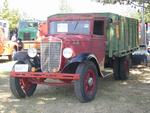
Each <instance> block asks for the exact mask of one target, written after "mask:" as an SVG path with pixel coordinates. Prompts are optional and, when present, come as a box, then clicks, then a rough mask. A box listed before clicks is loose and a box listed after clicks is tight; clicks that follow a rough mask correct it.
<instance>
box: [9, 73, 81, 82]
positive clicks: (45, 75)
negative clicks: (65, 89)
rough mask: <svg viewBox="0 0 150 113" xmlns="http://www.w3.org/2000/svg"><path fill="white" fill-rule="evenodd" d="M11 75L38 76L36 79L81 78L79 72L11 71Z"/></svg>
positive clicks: (22, 76) (21, 76)
mask: <svg viewBox="0 0 150 113" xmlns="http://www.w3.org/2000/svg"><path fill="white" fill-rule="evenodd" d="M10 76H11V77H18V78H36V79H47V78H48V79H58V80H79V79H80V75H79V74H68V73H47V72H15V71H12V72H10Z"/></svg>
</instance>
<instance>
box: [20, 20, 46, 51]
mask: <svg viewBox="0 0 150 113" xmlns="http://www.w3.org/2000/svg"><path fill="white" fill-rule="evenodd" d="M46 33H47V24H46V22H44V21H35V20H21V21H20V22H19V27H18V39H20V40H21V42H22V43H23V47H22V48H23V49H24V50H27V49H29V48H32V47H37V48H38V49H39V48H40V47H39V43H40V42H39V41H40V39H41V38H42V36H45V35H46Z"/></svg>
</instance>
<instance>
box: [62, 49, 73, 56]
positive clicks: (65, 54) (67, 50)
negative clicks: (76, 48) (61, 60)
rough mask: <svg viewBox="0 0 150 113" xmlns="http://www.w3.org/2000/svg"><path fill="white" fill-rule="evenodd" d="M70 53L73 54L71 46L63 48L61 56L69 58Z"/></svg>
mask: <svg viewBox="0 0 150 113" xmlns="http://www.w3.org/2000/svg"><path fill="white" fill-rule="evenodd" d="M72 55H73V51H72V49H71V48H65V49H64V50H63V56H64V57H65V58H71V57H72Z"/></svg>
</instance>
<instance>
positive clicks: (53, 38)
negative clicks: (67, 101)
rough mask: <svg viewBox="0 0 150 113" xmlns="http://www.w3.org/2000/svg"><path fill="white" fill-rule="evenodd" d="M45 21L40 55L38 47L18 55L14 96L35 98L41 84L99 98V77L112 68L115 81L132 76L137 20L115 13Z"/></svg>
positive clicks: (84, 98)
mask: <svg viewBox="0 0 150 113" xmlns="http://www.w3.org/2000/svg"><path fill="white" fill-rule="evenodd" d="M47 24H48V34H47V37H45V38H43V39H42V40H41V44H40V54H38V53H37V50H36V49H35V48H30V49H29V50H28V52H18V54H16V58H17V60H18V61H17V62H16V64H15V65H14V67H13V69H12V71H11V73H10V89H11V92H12V94H13V95H14V96H15V97H17V98H25V97H26V96H32V95H33V93H34V92H35V90H36V87H37V84H45V85H50V86H63V85H70V84H73V85H74V91H75V94H76V97H77V98H78V99H79V100H80V101H81V102H89V101H91V100H93V99H94V98H95V95H96V92H97V82H98V78H99V77H103V78H104V77H107V76H108V75H112V73H111V71H109V70H107V69H108V67H109V68H111V69H112V70H113V76H114V79H116V80H126V79H127V78H128V75H129V61H130V56H131V53H132V52H133V51H135V50H137V48H138V45H139V44H138V21H137V20H135V19H133V18H127V17H123V16H119V15H116V14H112V13H91V14H90V13H88V14H56V15H52V16H49V17H48V20H47ZM46 79H54V80H56V82H54V81H49V82H48V81H46ZM58 80H60V81H59V82H58Z"/></svg>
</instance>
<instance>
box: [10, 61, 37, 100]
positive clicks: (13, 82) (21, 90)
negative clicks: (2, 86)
mask: <svg viewBox="0 0 150 113" xmlns="http://www.w3.org/2000/svg"><path fill="white" fill-rule="evenodd" d="M16 64H24V62H22V61H18V62H16ZM12 70H14V67H13V69H12ZM9 82H10V90H11V92H12V94H13V95H14V96H15V97H16V98H25V97H26V96H28V97H30V96H32V95H33V93H34V92H35V90H36V87H37V84H33V83H31V82H30V80H29V78H17V77H11V76H10V81H9ZM21 84H25V85H21Z"/></svg>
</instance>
